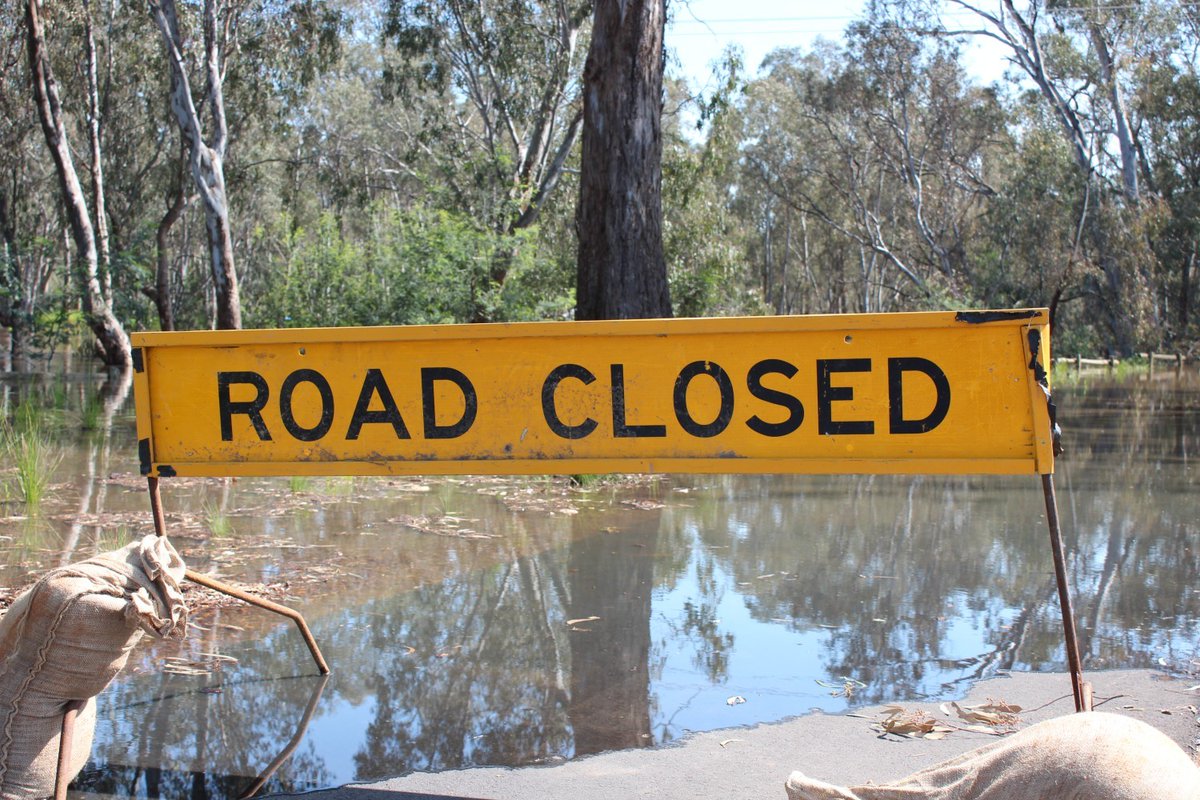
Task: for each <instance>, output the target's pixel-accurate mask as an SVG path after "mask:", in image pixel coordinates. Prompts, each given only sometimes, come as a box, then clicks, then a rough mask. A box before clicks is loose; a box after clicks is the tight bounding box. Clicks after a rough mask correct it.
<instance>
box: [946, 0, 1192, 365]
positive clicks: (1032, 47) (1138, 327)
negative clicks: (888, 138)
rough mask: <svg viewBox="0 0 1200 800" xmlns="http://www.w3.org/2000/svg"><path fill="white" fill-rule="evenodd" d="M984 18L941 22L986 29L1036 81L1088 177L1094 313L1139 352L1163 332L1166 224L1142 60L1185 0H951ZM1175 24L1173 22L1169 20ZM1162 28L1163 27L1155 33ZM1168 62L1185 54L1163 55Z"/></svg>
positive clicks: (1124, 345)
mask: <svg viewBox="0 0 1200 800" xmlns="http://www.w3.org/2000/svg"><path fill="white" fill-rule="evenodd" d="M951 3H952V5H953V6H956V7H957V8H958V9H959V10H962V11H967V12H970V15H972V17H973V18H974V20H975V22H976V23H977V27H973V26H972V25H971V24H968V25H966V26H961V25H946V24H939V25H938V26H937V27H936V31H937V32H938V33H939V34H941V35H952V36H963V35H971V36H980V37H986V38H988V39H991V40H992V41H994V42H998V43H999V44H1000V45H1002V46H1003V47H1004V48H1005V50H1006V53H1007V58H1008V60H1009V62H1010V64H1011V65H1012V66H1013V67H1015V69H1016V70H1017V71H1018V74H1020V75H1021V76H1023V77H1024V78H1025V79H1027V80H1028V81H1029V83H1030V84H1031V85H1032V87H1033V94H1034V96H1035V97H1036V98H1037V99H1038V101H1039V102H1041V103H1042V104H1044V106H1045V108H1046V109H1047V110H1048V111H1049V112H1050V114H1051V115H1052V116H1053V118H1054V119H1055V121H1056V125H1057V127H1058V130H1059V132H1060V134H1061V135H1062V136H1063V139H1064V141H1065V142H1067V144H1068V146H1069V148H1070V150H1071V153H1072V156H1073V159H1074V161H1075V164H1076V168H1077V170H1078V173H1079V176H1080V180H1081V181H1083V182H1084V183H1085V184H1086V189H1087V190H1086V191H1085V192H1084V193H1082V197H1084V198H1086V200H1087V204H1086V205H1084V206H1082V207H1081V208H1079V210H1078V216H1079V221H1080V224H1079V229H1080V230H1081V231H1082V232H1083V234H1084V236H1083V238H1082V239H1081V240H1080V241H1081V244H1082V245H1083V247H1084V250H1085V254H1086V255H1087V257H1089V258H1091V259H1093V260H1094V261H1095V262H1096V263H1097V264H1098V265H1099V267H1100V271H1099V273H1098V275H1096V276H1095V277H1092V278H1089V279H1088V281H1087V285H1086V287H1085V288H1086V289H1087V292H1088V294H1089V295H1090V296H1091V299H1092V303H1091V305H1092V308H1093V311H1094V312H1095V313H1096V314H1097V317H1098V318H1099V319H1102V320H1104V324H1105V327H1106V329H1107V332H1106V337H1105V338H1107V339H1108V341H1109V342H1110V346H1111V347H1112V348H1113V349H1115V350H1117V351H1119V352H1122V353H1128V352H1131V351H1132V350H1133V349H1135V347H1136V346H1137V345H1138V344H1139V342H1142V341H1145V340H1151V339H1154V338H1155V337H1156V335H1157V333H1158V331H1161V330H1162V327H1161V326H1162V324H1163V320H1162V319H1154V315H1155V312H1156V306H1155V304H1154V300H1153V295H1154V291H1153V287H1152V283H1153V274H1152V273H1153V271H1154V264H1153V262H1154V255H1153V253H1152V247H1151V239H1153V238H1154V235H1155V234H1154V229H1155V227H1156V226H1157V224H1158V223H1157V221H1156V220H1155V219H1154V217H1155V211H1154V209H1153V205H1154V204H1153V203H1150V204H1149V206H1148V205H1147V203H1146V197H1145V187H1144V186H1143V183H1144V181H1145V179H1146V177H1148V176H1149V175H1151V174H1152V173H1153V172H1154V166H1153V165H1152V164H1151V163H1149V162H1148V161H1147V158H1148V157H1150V156H1152V153H1151V152H1150V151H1149V150H1148V149H1147V147H1146V145H1145V142H1144V141H1142V136H1143V135H1144V133H1145V127H1144V126H1143V125H1142V124H1141V122H1140V121H1139V120H1138V119H1137V118H1136V111H1137V109H1136V107H1135V106H1134V105H1133V104H1131V98H1135V97H1136V96H1137V94H1138V92H1139V82H1140V81H1139V74H1138V73H1139V65H1144V64H1145V63H1146V58H1147V56H1148V53H1147V45H1148V44H1151V43H1161V42H1162V41H1163V39H1162V35H1163V33H1164V31H1165V29H1164V28H1163V26H1162V24H1161V20H1162V19H1163V18H1164V17H1167V18H1173V19H1175V20H1176V22H1178V21H1179V16H1180V15H1181V14H1182V15H1184V16H1186V15H1188V14H1189V13H1191V12H1189V11H1187V10H1186V9H1185V8H1184V6H1185V5H1186V4H1172V3H1160V2H1150V3H1146V4H1138V5H1136V6H1130V5H1128V4H1127V3H1121V2H1113V1H1112V0H1110V1H1108V2H1101V3H1093V4H1085V5H1079V4H1067V3H1055V2H1049V1H1048V0H1025V2H1017V0H1002V2H1001V3H1000V4H999V5H998V6H997V7H995V8H993V7H991V6H987V7H985V6H981V5H976V4H974V3H973V2H969V1H968V0H951ZM1169 27H1172V26H1168V28H1169ZM1156 28H1157V29H1158V30H1156ZM1157 57H1158V58H1165V59H1166V61H1165V63H1166V64H1172V63H1179V62H1181V61H1184V60H1186V56H1185V55H1184V54H1183V53H1182V52H1181V51H1179V50H1177V49H1176V50H1173V51H1171V52H1167V53H1161V52H1160V53H1159V54H1158V55H1157Z"/></svg>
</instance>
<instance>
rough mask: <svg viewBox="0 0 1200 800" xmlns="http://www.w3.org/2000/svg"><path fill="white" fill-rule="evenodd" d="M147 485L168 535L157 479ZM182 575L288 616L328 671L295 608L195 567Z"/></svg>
mask: <svg viewBox="0 0 1200 800" xmlns="http://www.w3.org/2000/svg"><path fill="white" fill-rule="evenodd" d="M146 481H147V482H148V483H149V486H150V510H151V512H152V513H153V515H154V532H155V533H157V534H158V535H159V536H163V537H165V536H166V535H167V523H166V517H165V516H164V514H163V508H162V495H161V494H160V492H159V488H158V478H156V477H153V476H150V477H148V478H146ZM184 577H186V578H187V579H188V580H190V581H192V582H193V583H198V584H200V585H201V586H205V587H207V588H209V589H212V590H214V591H217V592H220V593H221V594H225V595H228V596H230V597H234V598H236V599H238V600H241V601H242V602H244V603H249V604H250V605H252V606H257V607H258V608H262V609H266V610H267V611H270V612H272V613H274V614H279V615H280V616H284V617H287V618H288V619H290V620H292V621H293V622H295V623H296V627H297V628H299V629H300V635H301V636H302V637H304V643H305V644H306V645H308V651H309V652H310V653H312V657H313V661H315V662H316V664H317V669H318V670H319V671H320V673H321V674H322V675H328V674H329V665H328V664H327V663H325V657H324V656H322V655H321V648H320V647H318V646H317V640H316V639H315V638H314V637H313V635H312V631H310V630H309V629H308V623H307V622H305V621H304V616H303V615H302V614H301V613H300V612H299V611H296V610H295V609H292V608H288V607H287V606H283V605H280V604H279V603H275V602H272V601H270V600H267V599H265V598H262V597H256V596H254V595H252V594H250V593H249V592H243V591H242V590H241V589H237V588H235V587H233V586H230V585H229V584H227V583H222V582H221V581H218V580H216V579H215V578H210V577H208V576H207V575H201V574H200V573H199V572H195V571H194V570H190V569H189V570H187V571H186V572H185V573H184Z"/></svg>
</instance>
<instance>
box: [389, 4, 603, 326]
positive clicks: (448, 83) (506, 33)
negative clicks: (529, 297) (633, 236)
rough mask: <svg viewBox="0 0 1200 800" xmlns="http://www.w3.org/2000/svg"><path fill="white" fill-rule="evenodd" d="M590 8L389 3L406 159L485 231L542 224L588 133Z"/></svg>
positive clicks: (496, 270)
mask: <svg viewBox="0 0 1200 800" xmlns="http://www.w3.org/2000/svg"><path fill="white" fill-rule="evenodd" d="M591 8H592V4H591V0H492V1H491V2H470V1H469V0H387V3H386V5H385V10H384V19H383V25H382V36H383V37H384V40H385V41H386V42H388V43H389V44H390V45H391V46H392V48H393V60H392V62H391V63H389V64H388V66H387V68H386V73H385V76H384V77H385V81H386V88H387V92H388V95H389V96H390V97H391V98H393V99H394V101H395V102H396V103H398V104H401V105H402V107H403V111H404V113H405V116H406V117H407V118H408V119H407V120H406V121H405V124H403V125H398V126H396V128H395V136H396V139H397V142H396V143H397V144H398V145H399V158H398V159H397V160H398V162H399V164H401V165H402V166H397V168H398V169H402V170H403V171H404V172H406V173H407V174H408V175H409V176H410V177H411V178H413V179H414V180H416V181H417V182H419V183H420V184H423V185H424V186H426V187H428V189H429V190H430V191H431V192H435V193H437V194H440V195H442V196H441V198H440V199H439V202H438V205H439V206H440V207H442V208H446V209H447V210H451V211H455V212H459V213H467V214H469V215H470V216H472V217H473V218H474V219H475V220H476V221H477V223H478V224H479V225H481V226H483V227H484V228H485V229H490V230H493V231H495V232H497V233H501V234H505V235H508V234H514V233H516V232H518V231H520V230H522V229H527V228H529V227H531V226H533V225H534V224H535V223H536V222H537V221H538V219H539V217H540V216H541V214H542V212H543V211H544V210H545V209H546V207H547V205H548V204H549V203H550V202H551V201H552V200H553V198H554V195H555V194H556V189H557V188H558V186H559V184H560V181H561V180H562V178H563V175H564V171H565V169H566V165H567V163H568V159H569V158H570V157H571V153H572V151H573V149H574V147H575V143H576V140H577V138H578V136H579V130H580V125H581V123H582V119H583V111H582V108H581V100H580V83H579V75H580V69H581V61H582V57H581V48H580V43H581V40H585V39H584V37H585V35H586V30H587V24H588V21H589V20H588V18H589V14H590V12H591ZM517 246H518V245H517V244H516V242H515V241H514V248H515V247H517ZM510 255H511V254H510ZM510 265H511V258H510V257H508V256H505V255H503V254H501V255H499V256H497V257H495V258H492V259H491V262H490V264H489V269H488V272H487V276H486V280H487V282H488V283H489V285H488V286H483V287H477V295H478V296H479V297H480V301H479V303H478V307H477V310H476V313H475V315H474V317H475V319H480V320H482V319H486V318H488V317H489V315H490V312H489V310H488V308H487V307H486V302H484V300H483V297H484V296H485V295H486V294H487V293H489V292H491V293H494V292H495V291H496V290H498V288H499V287H500V286H501V285H502V284H503V283H504V282H505V280H506V279H507V277H508V273H509V267H510Z"/></svg>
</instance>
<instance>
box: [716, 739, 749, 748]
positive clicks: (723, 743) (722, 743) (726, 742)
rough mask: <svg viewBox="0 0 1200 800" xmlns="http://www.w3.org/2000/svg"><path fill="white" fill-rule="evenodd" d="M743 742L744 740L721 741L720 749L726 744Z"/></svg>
mask: <svg viewBox="0 0 1200 800" xmlns="http://www.w3.org/2000/svg"><path fill="white" fill-rule="evenodd" d="M744 741H745V739H723V740H722V741H721V747H724V746H725V745H727V744H732V743H734V742H744Z"/></svg>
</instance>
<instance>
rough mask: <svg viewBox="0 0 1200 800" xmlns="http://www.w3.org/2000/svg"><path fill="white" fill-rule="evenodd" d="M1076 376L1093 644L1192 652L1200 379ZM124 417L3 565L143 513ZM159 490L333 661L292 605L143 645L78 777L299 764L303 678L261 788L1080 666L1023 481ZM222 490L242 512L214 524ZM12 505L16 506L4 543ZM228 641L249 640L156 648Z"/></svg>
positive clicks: (25, 564) (1082, 618) (1079, 548)
mask: <svg viewBox="0 0 1200 800" xmlns="http://www.w3.org/2000/svg"><path fill="white" fill-rule="evenodd" d="M1058 397H1059V406H1060V415H1061V419H1062V422H1063V425H1064V428H1065V441H1066V444H1067V447H1068V451H1067V453H1066V454H1065V456H1064V457H1063V458H1062V459H1061V460H1060V461H1059V473H1058V476H1057V482H1058V489H1059V496H1060V503H1061V506H1062V508H1061V511H1062V517H1063V522H1064V528H1065V533H1066V538H1067V549H1068V556H1069V564H1068V566H1069V576H1070V581H1071V590H1072V593H1073V596H1074V598H1075V604H1076V613H1077V615H1078V617H1079V622H1080V636H1081V647H1082V651H1083V656H1084V664H1085V668H1086V669H1088V670H1096V669H1102V668H1109V667H1146V666H1157V665H1158V664H1159V663H1160V660H1161V661H1162V662H1163V663H1166V664H1167V665H1168V666H1170V667H1175V668H1180V669H1183V668H1186V667H1187V665H1188V663H1189V660H1190V659H1194V658H1196V657H1197V656H1200V591H1198V590H1200V580H1197V578H1198V573H1200V553H1198V548H1197V542H1198V541H1200V536H1198V534H1200V499H1197V493H1196V492H1195V491H1194V485H1195V483H1196V475H1195V466H1194V463H1193V462H1194V460H1195V458H1196V455H1197V451H1198V448H1200V385H1198V383H1197V381H1196V380H1195V379H1191V380H1188V381H1181V382H1174V381H1154V382H1149V381H1142V382H1135V383H1127V384H1116V383H1109V382H1103V381H1101V382H1095V383H1080V384H1077V385H1074V386H1068V387H1060V389H1059V390H1058ZM129 413H130V412H129V410H128V405H127V404H126V406H125V407H124V409H123V410H120V411H114V414H116V422H115V425H114V426H113V427H112V428H111V434H109V435H107V436H106V437H94V436H93V437H91V438H88V437H86V436H85V437H83V439H82V442H81V443H80V444H78V445H76V448H77V449H75V450H74V451H72V452H73V453H74V455H73V456H71V457H70V458H69V462H71V463H70V464H69V465H64V467H63V469H64V474H63V479H62V480H63V485H62V489H61V497H60V503H61V505H62V507H63V508H62V509H61V510H60V512H59V513H53V512H52V513H50V514H49V518H50V522H49V523H48V527H47V530H46V531H44V532H43V533H41V534H39V535H40V536H41V538H40V539H39V540H37V541H28V542H27V543H26V546H25V547H24V548H23V549H22V548H20V547H17V546H16V545H15V544H12V545H9V546H7V547H5V548H4V549H3V550H2V551H0V552H2V553H3V556H2V560H0V570H3V571H2V572H0V575H3V576H4V579H5V581H7V583H6V585H15V584H16V583H19V582H20V580H21V577H22V576H23V575H25V574H27V573H28V572H31V571H36V570H37V569H40V568H45V567H46V566H51V565H53V564H56V563H58V562H59V561H61V560H64V559H66V560H71V559H75V558H78V557H81V556H83V555H85V554H87V553H88V552H89V551H90V550H92V549H94V548H96V547H99V546H100V545H101V544H103V542H104V533H103V531H104V530H105V529H106V528H105V526H108V527H111V525H112V523H113V521H114V520H116V521H118V522H119V523H120V524H121V525H125V526H128V528H129V531H130V533H141V532H142V531H143V529H145V530H148V529H149V519H148V514H147V512H146V509H145V502H146V500H145V495H144V491H143V489H142V487H141V485H140V482H139V479H137V478H136V476H129V475H126V471H129V472H132V471H133V463H132V462H133V459H134V457H135V456H134V453H135V452H136V450H135V448H133V436H132V427H131V426H132V421H131V418H130V416H129ZM123 463H124V465H123ZM89 474H90V475H92V476H94V477H91V478H88V477H86V476H87V475H89ZM81 475H82V476H85V477H80V476H81ZM166 492H167V494H166V500H167V505H168V511H169V514H170V516H169V521H170V524H171V525H172V529H173V530H175V531H176V533H175V534H174V536H175V541H176V544H177V546H178V547H180V549H181V551H183V552H184V555H185V557H186V558H188V560H189V562H191V563H192V564H193V565H195V566H197V567H198V568H201V569H205V570H213V571H216V572H219V573H220V574H221V575H222V576H224V577H226V578H228V579H232V580H235V581H242V582H246V583H258V582H274V583H276V584H279V583H281V582H287V583H289V584H290V585H291V586H292V587H294V591H295V592H296V595H297V597H296V598H295V599H294V601H293V604H294V605H296V606H297V607H298V608H300V610H302V611H303V612H304V613H305V615H306V616H307V617H308V620H309V622H310V624H311V625H312V627H313V630H314V633H315V634H316V636H317V638H318V639H319V641H320V642H321V646H322V649H323V650H324V652H325V655H326V657H327V658H328V659H329V661H330V662H331V664H332V665H333V668H334V674H333V676H332V678H331V679H330V681H329V683H328V685H327V686H324V687H323V692H322V693H321V694H320V695H319V701H313V697H314V693H315V690H316V688H317V687H318V683H319V679H318V678H316V677H315V676H314V675H312V674H311V673H312V672H313V671H314V670H313V667H312V664H311V660H310V658H309V656H308V653H307V650H306V649H305V648H304V645H303V642H302V641H300V639H299V637H298V636H297V635H296V633H295V630H294V628H292V627H291V626H290V625H289V624H287V623H285V622H281V621H278V620H275V619H273V618H270V617H269V615H264V614H262V613H261V612H257V611H244V610H239V609H234V610H224V611H220V612H218V613H216V614H215V615H212V616H208V617H204V618H203V625H204V629H203V630H199V631H196V632H194V634H193V636H192V638H190V639H189V640H188V641H186V642H183V643H174V644H168V645H165V646H159V647H158V648H151V647H145V648H143V649H140V650H139V651H137V653H136V654H135V658H134V659H133V660H132V661H131V665H130V667H129V669H128V671H127V673H126V674H125V675H124V676H122V678H121V679H120V680H119V681H118V682H117V683H116V684H115V685H114V686H113V687H112V688H111V689H110V691H109V692H107V693H106V694H105V695H104V696H102V698H101V704H100V719H99V721H98V724H97V741H96V745H95V747H94V749H93V759H92V763H91V765H90V767H89V769H88V771H87V772H86V773H85V775H84V776H82V779H81V781H80V782H79V783H78V788H77V792H76V796H78V797H85V796H91V795H95V794H112V795H117V796H134V797H179V796H184V795H187V796H190V797H195V798H202V797H212V798H225V797H237V796H239V795H240V794H241V793H243V792H244V791H246V790H247V789H248V788H251V787H253V785H254V784H255V782H256V778H257V777H259V776H261V774H262V773H263V772H264V770H266V769H267V768H268V767H269V766H271V765H272V764H273V763H274V762H278V761H281V760H282V759H280V754H281V753H280V751H281V750H284V749H285V748H286V746H287V745H288V744H289V743H291V742H292V741H293V739H294V738H295V736H296V732H297V728H298V726H299V725H300V723H301V722H302V721H303V720H304V716H305V709H306V707H307V706H308V705H309V704H310V702H311V703H312V709H311V711H312V714H311V721H310V723H309V725H308V730H307V733H306V734H305V735H304V736H303V738H301V739H300V740H299V742H298V744H297V745H296V747H295V749H294V751H293V752H291V753H290V754H285V755H287V756H288V757H287V758H286V759H285V760H282V764H281V765H279V768H278V770H277V771H276V772H274V773H273V774H272V775H270V776H269V777H267V778H266V779H265V780H264V781H262V783H263V787H262V788H263V791H297V790H305V789H312V788H317V787H322V786H331V785H338V784H341V783H345V782H349V781H355V780H370V779H373V778H381V777H385V776H391V775H397V774H401V773H405V772H408V771H413V770H443V769H452V768H458V767H464V766H469V765H475V764H531V763H547V762H554V761H557V760H561V759H568V758H572V757H575V756H577V755H582V754H586V753H593V752H598V751H601V750H607V749H612V748H629V747H644V746H652V745H660V744H663V743H665V742H669V741H672V740H674V739H677V738H679V737H680V736H682V735H685V734H686V733H687V732H689V731H693V730H703V729H712V728H717V727H726V726H730V725H741V724H753V723H757V722H763V721H770V720H776V719H781V718H783V717H786V716H790V715H794V714H799V713H804V712H806V711H808V710H810V709H813V708H819V709H824V710H826V711H830V712H839V711H843V710H845V709H847V708H849V707H852V706H854V705H857V704H865V703H874V702H884V701H886V702H892V701H895V702H904V701H907V700H912V699H915V698H937V697H942V696H951V695H957V694H959V693H961V692H962V691H964V690H965V688H966V684H968V683H970V682H971V681H974V680H977V679H979V678H981V677H987V676H989V675H992V674H994V673H995V672H996V671H998V670H1003V669H1034V670H1062V669H1063V668H1064V667H1063V661H1064V658H1063V652H1062V650H1063V648H1062V634H1061V627H1060V625H1061V623H1060V620H1059V616H1058V606H1057V598H1056V594H1055V588H1054V581H1053V576H1052V565H1051V560H1050V554H1049V548H1048V543H1047V533H1046V526H1045V520H1044V515H1043V511H1042V498H1041V492H1040V486H1039V484H1038V482H1037V481H1036V480H1034V479H1033V478H1029V479H1020V478H1006V477H969V478H940V477H937V478H935V477H922V476H916V477H905V476H900V477H897V476H861V477H804V476H776V477H765V478H764V477H753V476H741V477H739V476H713V477H707V476H704V477H682V476H677V477H672V478H669V479H664V480H661V481H656V482H645V483H637V484H635V485H633V486H631V487H625V488H612V487H600V488H592V489H589V490H586V491H572V490H569V489H567V488H565V487H564V486H563V485H562V484H559V483H556V482H543V481H506V480H500V479H471V480H463V481H428V482H425V481H402V480H398V481H361V480H360V481H338V480H330V481H320V482H314V483H312V484H311V485H298V484H286V483H282V482H269V481H238V482H236V483H235V482H228V481H217V482H204V481H193V482H179V483H176V484H169V485H168V486H167V487H166ZM80 512H82V513H80ZM218 514H219V515H225V516H227V517H228V519H227V520H226V522H227V525H228V531H227V532H225V533H224V534H222V535H213V533H212V531H213V530H215V529H216V527H217V526H216V525H214V524H212V523H213V521H214V520H213V517H214V515H218ZM15 526H18V523H16V522H6V523H4V528H3V530H2V533H3V534H5V535H13V537H14V538H13V541H14V542H15V541H16V538H17V537H16V535H14V534H13V533H12V531H14V530H16V529H17V528H16V527H15ZM22 535H23V534H22ZM213 653H220V654H223V655H226V656H230V657H233V658H235V659H237V662H236V665H229V666H226V667H225V668H224V669H222V670H219V671H215V672H213V673H211V674H207V675H194V676H185V675H172V674H166V673H164V672H163V670H162V668H161V660H162V659H163V658H165V657H167V656H184V657H187V658H189V659H192V660H194V661H197V662H205V660H206V659H209V660H211V655H210V654H213ZM1068 690H1069V685H1068V684H1067V683H1066V682H1065V681H1064V693H1065V692H1066V691H1068ZM738 698H741V699H744V700H745V702H737V699H738Z"/></svg>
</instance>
